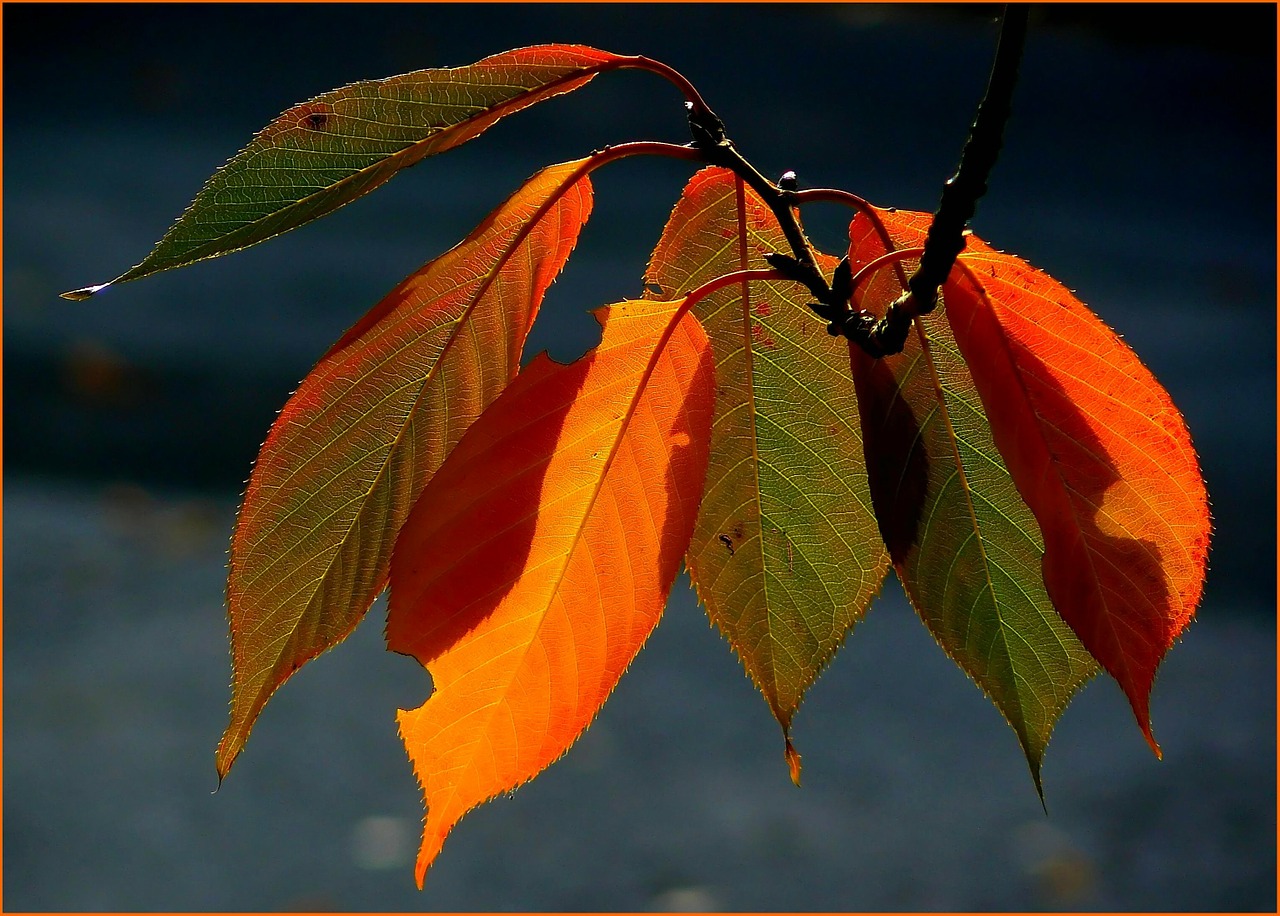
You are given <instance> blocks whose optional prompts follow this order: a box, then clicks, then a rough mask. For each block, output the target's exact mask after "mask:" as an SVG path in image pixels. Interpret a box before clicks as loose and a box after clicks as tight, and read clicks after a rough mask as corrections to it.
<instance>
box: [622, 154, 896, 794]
mask: <svg viewBox="0 0 1280 916" xmlns="http://www.w3.org/2000/svg"><path fill="white" fill-rule="evenodd" d="M788 250H789V249H788V247H787V243H786V240H785V238H784V237H783V234H782V231H781V229H780V228H779V226H778V224H777V221H776V219H775V217H774V216H773V214H772V213H771V212H770V211H769V209H768V207H766V206H765V205H764V203H763V202H762V201H761V200H760V199H759V198H758V197H757V196H756V195H755V194H754V192H752V191H750V190H749V189H746V188H744V187H743V185H742V183H741V181H739V180H738V179H736V178H735V176H734V175H733V174H732V173H731V172H728V171H726V170H724V169H706V170H704V171H702V172H699V173H698V174H697V175H695V176H694V178H693V179H692V180H691V181H690V183H689V185H688V187H687V188H686V189H685V192H684V195H683V197H682V198H681V200H680V202H679V203H678V204H677V205H676V208H675V210H674V212H673V213H672V215H671V219H670V221H669V222H668V224H667V227H666V230H665V231H664V232H663V235H662V240H661V241H660V242H659V244H658V247H657V249H656V250H655V251H654V253H653V256H652V259H651V261H650V264H649V270H648V274H647V281H648V282H649V283H650V284H653V285H656V286H657V287H658V288H659V289H660V290H661V293H660V295H662V296H666V297H674V296H677V295H679V294H680V293H682V292H687V291H689V290H690V289H692V288H693V287H696V286H698V285H700V284H702V283H704V282H706V281H708V280H710V279H712V278H713V277H716V276H720V275H723V274H726V273H729V272H731V271H735V270H738V269H743V268H757V267H767V266H768V265H767V263H766V262H765V261H764V255H765V254H767V253H769V252H774V251H782V252H785V251H788ZM822 263H823V265H824V267H825V268H826V269H828V270H829V269H830V268H831V267H832V266H833V263H834V259H832V258H829V257H824V258H823V259H822ZM806 297H807V293H806V292H805V290H804V289H803V288H801V287H799V286H797V285H796V284H794V283H789V282H783V281H778V282H763V281H755V282H751V283H749V284H748V283H743V284H740V285H735V286H733V287H730V288H727V289H724V290H722V291H720V292H717V293H714V294H712V295H711V296H709V297H708V298H707V299H706V300H704V301H703V302H702V303H701V304H700V305H698V306H696V307H695V309H694V312H695V314H696V315H697V316H698V318H699V320H701V321H702V323H703V326H704V327H705V328H706V329H707V334H708V336H709V337H710V338H711V342H712V348H713V352H714V355H715V361H716V413H715V422H714V425H713V427H712V439H711V463H710V467H709V470H708V472H707V489H706V495H705V496H704V498H703V503H702V510H701V513H700V514H699V517H698V522H697V526H696V528H695V530H694V535H693V541H692V544H691V545H690V548H689V553H688V555H687V557H686V561H687V563H688V566H689V571H690V574H691V575H692V577H693V580H694V584H695V586H696V587H697V590H698V596H699V598H701V600H702V601H703V603H704V604H705V605H706V607H707V612H708V614H709V615H710V617H711V619H712V620H713V621H714V622H715V623H716V625H717V626H718V627H719V628H720V630H721V631H722V632H723V633H724V634H725V636H726V637H728V639H729V642H730V643H731V644H732V646H733V648H734V650H735V651H736V652H737V653H738V655H739V657H740V658H741V659H742V662H743V664H744V666H745V667H746V669H747V672H748V673H749V674H750V676H751V678H752V679H753V680H754V681H755V683H756V684H757V686H759V688H760V690H761V692H762V693H763V694H764V696H765V699H766V700H767V701H768V703H769V706H770V708H771V709H772V711H773V714H774V715H775V716H776V717H777V719H778V721H779V723H780V724H781V725H782V728H783V731H784V734H788V735H789V732H790V727H791V719H792V716H793V715H794V713H795V711H796V709H797V708H798V707H799V705H800V702H801V699H802V697H803V694H804V692H805V690H806V689H807V688H808V687H809V686H810V685H811V684H812V683H813V681H814V680H815V679H816V678H817V676H818V674H819V673H820V671H821V670H822V668H823V666H824V665H825V664H826V663H827V661H828V660H829V659H830V658H831V656H832V655H833V654H834V653H835V651H836V650H837V649H838V648H839V646H840V644H841V642H842V641H843V640H844V638H845V635H846V634H847V633H848V631H849V629H850V627H852V625H853V624H854V622H855V621H856V620H857V619H858V618H859V617H860V616H861V615H862V613H863V612H864V611H865V610H866V608H867V606H868V604H869V603H870V602H871V600H872V598H873V597H874V596H875V594H876V593H877V591H878V590H879V588H880V585H881V583H882V581H883V579H884V576H885V573H886V571H887V568H888V557H887V556H886V554H885V550H884V546H883V544H882V543H881V540H880V535H879V532H878V530H877V528H876V523H875V517H874V515H873V513H872V509H871V498H870V493H869V490H868V487H867V477H866V471H865V470H864V468H863V460H862V442H861V433H860V430H859V425H858V411H857V402H856V399H855V393H854V385H853V380H852V378H851V377H850V374H849V353H848V349H847V346H846V345H845V344H844V343H843V342H841V341H836V340H833V339H832V338H830V337H828V336H827V333H826V326H825V324H824V323H823V322H822V321H820V320H819V319H818V318H816V317H815V316H814V315H813V314H812V312H810V310H809V309H808V308H807V306H806V304H805V303H806V302H807V301H808V300H807V298H806ZM788 750H789V751H790V746H789V744H788ZM788 758H789V762H792V763H793V764H794V762H795V758H794V754H793V753H789V754H788ZM793 769H794V767H793Z"/></svg>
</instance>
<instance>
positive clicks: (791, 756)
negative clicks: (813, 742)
mask: <svg viewBox="0 0 1280 916" xmlns="http://www.w3.org/2000/svg"><path fill="white" fill-rule="evenodd" d="M786 741H787V747H786V751H785V754H786V758H787V767H788V769H790V771H791V781H792V783H794V784H795V787H796V788H797V789H798V788H800V755H799V754H798V753H797V752H796V747H795V745H794V744H792V743H791V739H790V738H787V739H786Z"/></svg>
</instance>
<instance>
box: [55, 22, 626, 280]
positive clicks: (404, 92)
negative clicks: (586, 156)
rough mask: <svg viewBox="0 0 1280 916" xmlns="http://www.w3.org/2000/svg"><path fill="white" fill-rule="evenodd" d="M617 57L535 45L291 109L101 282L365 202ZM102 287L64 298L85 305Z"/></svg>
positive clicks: (369, 84) (210, 253) (346, 90)
mask: <svg viewBox="0 0 1280 916" xmlns="http://www.w3.org/2000/svg"><path fill="white" fill-rule="evenodd" d="M623 60H624V59H623V58H619V57H618V56H616V55H613V54H608V53H606V52H604V51H597V50H595V49H594V48H587V47H582V46H578V45H540V46H537V47H532V48H520V49H517V50H515V51H507V52H504V53H502V54H495V55H494V56H492V57H486V58H485V59H484V60H482V61H479V62H478V63H475V64H472V65H470V66H467V67H455V68H448V69H437V70H418V71H415V72H413V73H406V74H403V75H401V76H393V77H389V78H387V79H381V80H366V81H364V82H359V83H352V84H351V85H349V86H344V87H342V88H341V89H334V90H332V91H331V92H326V93H324V94H322V95H318V96H316V97H315V98H313V99H310V100H308V101H306V102H302V103H300V104H297V105H294V106H293V107H292V108H290V109H289V110H288V111H286V112H284V113H283V114H281V115H280V116H279V117H277V118H276V119H275V120H274V121H272V122H271V123H270V124H268V125H267V126H266V127H264V128H263V129H262V130H260V131H259V132H258V133H257V134H256V135H255V136H254V138H253V140H252V141H251V142H250V143H249V145H248V146H246V147H245V148H244V149H243V150H241V151H240V152H239V153H237V154H236V155H235V156H234V157H233V158H232V159H231V160H230V161H229V162H228V163H227V164H226V165H224V166H222V167H221V168H220V169H218V171H217V172H215V173H214V174H213V176H212V177H211V178H210V179H209V180H208V181H207V182H206V183H205V186H204V187H203V188H202V189H201V190H200V193H199V194H198V195H197V196H196V199H195V200H194V201H193V202H192V203H191V206H189V207H188V208H187V210H186V212H184V213H183V214H182V216H181V217H180V218H179V219H178V221H177V222H176V223H175V224H174V225H173V227H172V228H171V229H170V230H169V231H168V232H167V233H165V235H164V238H162V239H161V240H160V241H159V242H158V243H156V246H155V248H154V249H153V250H152V251H151V253H150V254H148V255H147V257H146V258H145V259H144V260H143V261H142V262H141V263H140V264H138V265H137V266H135V267H133V268H131V269H130V270H128V271H126V272H125V273H123V274H122V275H120V276H119V277H117V278H116V279H115V280H112V281H111V283H123V282H125V281H126V280H136V279H137V278H139V277H145V276H147V275H149V274H153V273H156V272H158V271H161V270H169V269H170V268H173V267H181V266H183V265H186V264H190V263H192V262H194V261H199V260H202V259H204V258H212V257H216V256H218V255H222V254H227V253H229V252H232V251H238V250H240V249H241V248H247V247H248V246H250V245H253V244H256V243H258V242H261V241H263V240H265V239H269V238H272V237H273V236H276V235H280V234H281V233H283V232H288V231H289V230H290V229H295V228H297V227H298V226H301V225H303V224H305V223H309V222H311V221H312V220H314V219H317V218H319V217H321V216H324V215H325V214H326V213H330V212H332V211H334V210H336V209H338V208H339V207H341V206H343V205H344V204H348V203H350V202H351V201H353V200H355V199H357V198H359V197H361V196H363V195H365V194H367V193H369V192H370V191H372V190H373V189H374V188H376V187H378V186H379V185H381V184H383V183H384V182H386V181H387V180H389V179H390V178H391V177H392V176H394V175H395V174H396V173H397V172H398V171H400V170H401V169H403V168H407V167H408V166H411V165H414V164H415V163H417V162H420V161H421V160H423V159H425V158H426V157H428V156H432V155H434V154H436V153H441V152H444V151H445V150H448V149H452V148H453V147H455V146H458V145H459V144H462V143H465V142H466V141H467V140H470V139H472V138H473V137H476V136H479V135H480V134H481V133H483V132H484V131H485V130H487V129H488V128H489V127H490V126H491V125H492V124H493V123H494V122H496V121H497V120H498V119H499V118H501V117H503V116H504V115H508V114H511V113H513V112H516V111H519V110H521V109H522V108H526V107H528V106H530V105H532V104H534V103H535V102H540V101H542V100H543V99H547V98H551V97H552V96H555V95H560V94H562V93H565V92H569V91H571V90H574V89H577V88H579V87H581V86H583V85H585V84H586V83H588V82H589V81H590V80H591V79H592V78H593V77H594V76H595V75H596V74H597V73H599V72H600V71H601V70H602V69H606V68H608V67H612V66H617V65H618V64H619V63H620V62H621V61H623ZM111 283H104V284H101V285H98V286H89V287H85V288H83V289H79V290H73V291H72V292H69V293H64V294H63V296H64V297H65V298H68V299H86V298H88V297H89V296H91V295H93V294H94V293H96V292H98V291H100V290H102V289H103V288H105V287H106V286H109V285H111Z"/></svg>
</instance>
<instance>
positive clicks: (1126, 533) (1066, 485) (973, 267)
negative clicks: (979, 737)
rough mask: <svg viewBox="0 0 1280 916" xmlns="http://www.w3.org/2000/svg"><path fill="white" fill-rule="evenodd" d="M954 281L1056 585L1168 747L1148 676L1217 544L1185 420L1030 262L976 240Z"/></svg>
mask: <svg viewBox="0 0 1280 916" xmlns="http://www.w3.org/2000/svg"><path fill="white" fill-rule="evenodd" d="M947 291H948V292H947V302H948V312H947V314H948V318H949V320H950V322H951V325H952V327H953V329H954V331H955V335H956V340H957V342H958V344H959V345H960V350H961V352H962V353H963V354H964V357H965V359H966V361H967V362H968V363H969V365H970V366H972V367H974V381H975V382H976V383H977V388H978V391H979V393H980V394H981V396H982V402H983V404H984V406H985V408H986V412H987V415H988V417H989V419H990V422H991V427H992V431H993V434H994V436H995V441H996V443H997V445H999V447H1000V450H1001V452H1002V454H1004V455H1005V460H1006V461H1007V462H1008V464H1009V469H1010V471H1011V472H1012V474H1013V479H1014V481H1015V482H1016V483H1017V486H1018V491H1019V492H1020V493H1021V494H1022V498H1023V499H1024V500H1026V502H1027V504H1028V505H1029V506H1030V507H1031V510H1032V511H1033V512H1034V513H1035V516H1036V518H1037V519H1038V520H1039V523H1040V528H1041V530H1042V531H1043V533H1044V540H1045V555H1044V580H1045V585H1046V587H1047V588H1048V591H1049V595H1050V596H1051V597H1052V598H1053V602H1054V605H1055V606H1056V607H1057V609H1058V611H1059V613H1061V614H1062V616H1063V618H1064V619H1065V620H1066V621H1067V622H1068V623H1069V624H1071V627H1072V628H1073V629H1074V630H1075V632H1076V633H1077V634H1078V635H1079V637H1080V639H1081V641H1082V642H1083V643H1084V645H1085V646H1086V647H1087V648H1088V649H1089V651H1090V652H1091V653H1093V655H1094V657H1096V658H1097V659H1098V660H1099V661H1100V662H1101V663H1102V665H1103V667H1104V668H1106V670H1107V671H1108V672H1109V673H1110V674H1111V675H1112V676H1113V677H1115V679H1116V680H1117V681H1118V682H1119V684H1120V686H1121V687H1122V688H1123V689H1124V692H1125V694H1126V695H1127V696H1128V698H1129V703H1130V705H1131V706H1132V707H1133V711H1134V715H1135V716H1136V717H1137V720H1138V725H1139V727H1140V728H1141V729H1142V732H1143V735H1144V736H1145V737H1146V739H1147V741H1148V742H1149V743H1150V745H1151V748H1152V750H1153V751H1155V753H1156V755H1157V756H1159V754H1160V749H1159V746H1158V745H1157V744H1156V742H1155V738H1154V736H1153V735H1152V732H1151V713H1150V693H1151V686H1152V683H1153V682H1154V680H1155V673H1156V669H1157V667H1158V666H1159V664H1160V661H1161V660H1162V659H1163V657H1164V655H1165V653H1166V652H1167V651H1168V650H1169V648H1170V647H1171V646H1172V645H1173V642H1174V641H1175V640H1176V639H1177V638H1178V636H1179V635H1181V634H1182V632H1183V631H1184V630H1185V629H1186V628H1187V626H1188V624H1190V622H1191V618H1192V616H1193V615H1194V613H1195V608H1196V605H1197V604H1198V603H1199V600H1200V594H1201V589H1202V587H1203V583H1204V575H1205V567H1206V563H1207V559H1208V552H1209V531H1210V521H1209V504H1208V495H1207V493H1206V492H1205V487H1204V478H1203V477H1202V475H1201V473H1200V468H1199V465H1198V463H1197V460H1196V455H1195V450H1194V448H1193V447H1192V444H1191V437H1190V434H1189V433H1188V431H1187V427H1186V423H1185V422H1184V421H1183V419H1182V416H1181V415H1180V414H1179V413H1178V410H1177V408H1176V407H1175V406H1174V404H1173V401H1172V400H1171V399H1170V398H1169V395H1168V393H1167V392H1166V391H1165V390H1164V388H1163V387H1161V385H1160V383H1159V382H1157V381H1156V379H1155V378H1154V376H1152V374H1151V373H1150V371H1149V370H1148V369H1147V368H1146V367H1145V366H1144V365H1143V364H1142V363H1141V361H1140V360H1139V359H1138V357H1137V355H1136V354H1135V353H1134V352H1133V351H1132V350H1131V349H1130V348H1129V347H1128V346H1127V345H1125V343H1124V342H1123V341H1121V340H1120V338H1119V337H1117V336H1116V335H1115V333H1114V332H1113V331H1111V329H1110V328H1108V327H1107V326H1106V325H1105V324H1103V323H1102V321H1100V320H1099V319H1098V317H1097V316H1096V315H1094V314H1093V313H1092V312H1091V311H1089V309H1088V308H1086V307H1085V306H1084V305H1083V304H1082V303H1081V302H1080V301H1079V300H1078V299H1076V297H1075V296H1073V295H1072V294H1071V293H1070V292H1069V291H1068V290H1067V289H1066V288H1065V287H1063V286H1062V285H1061V284H1060V283H1058V282H1057V281H1055V280H1053V279H1052V278H1051V277H1049V276H1048V275H1046V274H1044V273H1042V272H1040V271H1038V270H1035V269H1034V268H1032V267H1030V266H1029V265H1028V264H1026V263H1025V262H1024V261H1021V260H1019V259H1018V258H1016V257H1014V256H1012V255H1007V254H1001V253H999V252H996V251H994V250H992V249H991V248H990V247H989V246H988V245H986V244H985V243H983V242H981V241H980V240H978V239H970V241H969V246H968V250H967V251H966V252H965V254H964V256H963V258H962V259H961V261H960V268H959V270H957V271H954V272H953V273H952V275H951V280H950V282H949V283H948V284H947Z"/></svg>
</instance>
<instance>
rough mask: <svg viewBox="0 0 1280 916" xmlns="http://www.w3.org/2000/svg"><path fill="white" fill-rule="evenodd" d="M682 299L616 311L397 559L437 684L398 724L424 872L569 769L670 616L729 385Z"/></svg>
mask: <svg viewBox="0 0 1280 916" xmlns="http://www.w3.org/2000/svg"><path fill="white" fill-rule="evenodd" d="M678 305H680V303H673V302H650V301H637V302H625V303H622V304H620V305H616V306H612V307H610V308H609V309H607V310H605V313H604V319H603V323H604V336H603V339H602V341H601V343H600V345H599V347H597V348H596V349H595V350H594V351H592V352H591V353H589V354H587V355H586V356H584V357H583V358H582V359H581V360H579V361H577V362H575V363H573V364H571V365H568V366H562V365H559V364H557V363H554V362H552V361H551V360H550V359H548V358H547V357H546V356H539V357H538V358H536V359H535V360H534V361H533V362H531V363H530V364H529V365H528V366H526V367H525V368H524V369H523V370H521V372H520V374H519V375H518V376H517V377H516V379H515V380H514V381H513V382H512V383H511V385H510V386H509V387H508V388H507V390H506V391H505V392H503V394H502V395H501V396H499V398H498V399H497V400H496V401H495V402H494V403H493V405H492V406H491V407H490V408H489V409H488V410H486V411H485V413H484V414H483V415H481V417H480V418H479V419H478V420H477V421H476V422H475V424H474V425H473V426H472V427H471V429H470V430H469V431H468V432H467V434H466V435H465V436H464V437H463V438H462V440H461V441H460V442H459V443H458V445H457V447H456V448H455V449H454V451H453V452H452V453H451V454H450V456H449V458H448V460H447V461H446V462H445V463H444V465H443V466H442V467H441V468H440V470H439V471H438V472H437V474H436V476H435V477H434V478H433V479H432V481H431V483H430V484H429V485H428V486H427V488H426V490H425V491H424V492H423V494H422V497H421V499H420V500H419V502H418V504H417V506H415V507H414V510H413V512H412V513H411V514H410V517H409V520H408V521H407V522H406V524H405V526H404V528H403V529H402V531H401V534H400V538H399V540H398V541H397V543H396V548H395V554H394V556H393V559H392V565H391V609H390V613H389V615H388V620H387V644H388V647H389V648H391V649H393V650H394V651H397V652H402V653H405V654H408V655H413V656H415V657H416V658H417V659H418V660H419V661H421V662H422V663H423V664H424V665H426V666H428V668H429V669H430V672H431V677H432V680H433V682H434V685H435V690H434V692H433V693H432V695H431V696H430V698H428V700H427V701H426V703H424V704H423V705H422V706H421V707H419V708H418V709H415V710H411V711H405V710H402V711H401V712H400V714H399V723H400V732H401V736H402V737H403V739H404V742H405V746H406V748H407V750H408V752H409V757H410V759H411V761H412V763H413V767H414V771H415V772H416V774H417V776H418V780H419V782H420V783H421V785H422V788H423V792H424V794H425V796H426V805H427V817H426V824H425V829H424V833H423V840H422V848H421V851H420V852H419V856H418V865H417V878H418V883H419V885H421V883H422V879H423V876H424V875H425V873H426V870H427V868H428V867H429V866H430V864H431V862H432V860H433V859H434V858H435V856H436V854H437V853H438V852H439V850H440V847H441V845H442V843H443V842H444V838H445V836H446V835H447V834H448V833H449V831H450V830H451V829H452V827H453V825H454V824H455V823H457V821H458V819H459V818H461V817H462V815H464V814H465V813H466V812H467V811H469V810H470V809H471V808H473V807H475V806H476V805H478V804H480V803H482V802H484V801H486V800H487V799H489V798H492V797H493V796H495V795H497V794H499V793H501V792H504V791H508V790H510V789H513V788H515V787H516V786H518V785H520V784H521V783H523V782H525V781H526V780H528V779H531V778H532V777H533V776H535V775H537V774H538V773H539V772H541V771H542V770H543V769H544V768H545V767H546V766H548V765H549V764H550V763H552V762H553V761H554V760H556V759H557V758H558V757H560V756H561V755H562V754H563V753H564V752H565V751H566V750H567V749H568V747H569V746H570V745H571V744H572V743H573V742H574V740H576V739H577V737H578V735H579V734H581V733H582V731H583V730H584V729H585V728H586V727H587V725H589V724H590V722H591V720H592V718H593V717H594V716H595V714H596V712H597V710H598V709H599V708H600V706H601V704H602V703H603V702H604V701H605V699H606V697H607V696H608V695H609V693H610V691H612V689H613V687H614V685H615V684H616V683H617V681H618V678H619V677H621V675H622V672H623V671H624V670H625V668H626V666H627V665H628V664H629V663H630V661H631V659H632V658H633V657H634V656H635V654H636V652H637V651H638V650H639V648H640V646H641V645H642V644H643V642H644V640H645V639H646V638H647V636H648V635H649V633H650V631H651V630H652V629H653V627H654V625H655V624H656V623H657V622H658V617H659V615H660V614H661V612H662V607H663V605H664V603H665V602H666V597H667V593H668V591H669V590H670V588H671V584H672V582H673V581H674V579H675V576H676V572H677V571H678V569H679V564H680V557H681V555H682V554H683V553H684V550H685V548H686V547H687V545H688V543H689V537H690V535H691V533H692V530H693V522H694V518H695V516H696V514H697V510H698V503H699V501H700V500H701V498H702V488H703V481H704V478H705V475H706V467H707V443H708V441H709V435H710V426H711V414H712V407H713V399H714V397H715V393H714V380H713V370H712V362H711V355H710V348H709V345H708V343H707V339H706V335H705V333H704V332H703V330H702V328H701V326H700V325H699V324H698V322H697V320H696V319H694V318H693V316H692V315H688V314H686V315H685V316H684V317H683V318H682V319H680V320H679V322H678V323H675V322H673V321H672V318H673V316H674V315H675V314H676V311H675V310H676V307H677V306H678Z"/></svg>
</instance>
